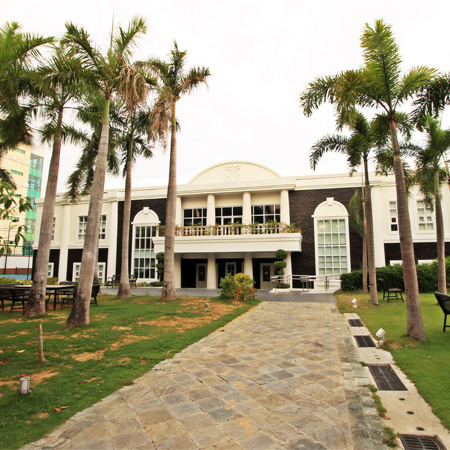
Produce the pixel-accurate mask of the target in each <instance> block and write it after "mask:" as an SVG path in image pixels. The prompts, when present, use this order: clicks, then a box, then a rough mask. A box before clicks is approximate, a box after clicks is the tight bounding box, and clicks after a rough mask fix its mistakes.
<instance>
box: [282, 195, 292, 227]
mask: <svg viewBox="0 0 450 450" xmlns="http://www.w3.org/2000/svg"><path fill="white" fill-rule="evenodd" d="M280 215H281V222H283V223H291V214H290V211H289V191H287V190H283V191H281V193H280Z"/></svg>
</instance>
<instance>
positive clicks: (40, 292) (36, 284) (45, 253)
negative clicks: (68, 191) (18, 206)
mask: <svg viewBox="0 0 450 450" xmlns="http://www.w3.org/2000/svg"><path fill="white" fill-rule="evenodd" d="M62 120H63V109H62V108H61V109H60V111H59V115H58V125H57V127H58V131H57V133H56V137H55V139H54V140H53V149H52V159H51V161H50V167H49V172H48V179H47V187H46V189H45V200H44V208H43V209H42V219H41V229H40V231H39V249H38V251H37V255H36V262H35V266H34V275H33V285H32V286H31V291H30V297H29V299H28V302H27V304H26V306H25V308H24V310H23V313H22V315H23V316H26V317H34V316H41V315H43V314H45V288H46V286H47V272H48V260H49V255H50V246H51V242H52V229H53V217H54V214H55V200H56V191H57V188H58V176H59V164H60V161H61V127H62Z"/></svg>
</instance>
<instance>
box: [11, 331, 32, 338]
mask: <svg viewBox="0 0 450 450" xmlns="http://www.w3.org/2000/svg"><path fill="white" fill-rule="evenodd" d="M27 334H30V330H23V331H16V332H15V333H9V334H8V337H9V338H12V337H16V336H25V335H27Z"/></svg>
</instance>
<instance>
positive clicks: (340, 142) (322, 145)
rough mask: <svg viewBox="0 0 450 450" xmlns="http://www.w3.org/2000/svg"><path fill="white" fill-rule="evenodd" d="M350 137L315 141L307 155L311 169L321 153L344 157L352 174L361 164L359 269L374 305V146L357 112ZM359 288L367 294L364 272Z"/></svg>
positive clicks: (335, 137) (331, 137)
mask: <svg viewBox="0 0 450 450" xmlns="http://www.w3.org/2000/svg"><path fill="white" fill-rule="evenodd" d="M351 128H352V134H351V136H350V137H347V136H345V135H329V136H325V137H323V138H322V139H320V140H319V141H317V142H316V143H315V144H314V145H313V147H312V149H311V153H310V155H309V161H310V165H311V168H312V169H313V170H315V169H316V167H317V163H318V162H319V160H320V159H321V158H322V156H323V155H324V153H327V152H338V153H343V154H346V155H347V161H348V163H349V166H350V168H351V169H352V170H355V168H356V167H357V166H360V165H361V163H362V164H363V170H364V197H363V202H364V218H363V238H364V240H365V243H366V245H365V246H364V247H366V248H367V254H366V253H365V252H363V268H364V267H366V264H367V263H366V261H367V262H368V266H369V285H370V302H371V303H372V304H374V305H378V293H377V273H376V267H375V250H374V233H373V218H372V194H371V186H370V180H369V156H370V151H371V149H372V148H373V147H374V145H375V139H374V137H373V129H372V128H371V125H370V123H369V122H368V121H367V119H366V118H365V117H364V115H363V114H362V113H361V112H357V113H356V119H355V122H354V123H353V125H352V126H351ZM363 286H365V292H367V272H365V271H364V270H363Z"/></svg>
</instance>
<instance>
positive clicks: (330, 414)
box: [24, 302, 388, 450]
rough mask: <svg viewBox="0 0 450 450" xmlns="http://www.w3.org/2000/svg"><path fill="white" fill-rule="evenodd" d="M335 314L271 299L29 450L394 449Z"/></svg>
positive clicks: (325, 306) (331, 308)
mask: <svg viewBox="0 0 450 450" xmlns="http://www.w3.org/2000/svg"><path fill="white" fill-rule="evenodd" d="M335 308H336V307H335V305H334V304H330V303H298V302H297V303H294V302H287V303H275V302H264V303H262V304H260V305H259V306H258V307H257V308H255V309H253V310H252V311H250V312H248V313H246V314H245V315H243V316H241V317H240V318H238V319H236V320H234V321H233V322H232V323H230V324H228V325H227V326H225V327H224V328H223V329H220V330H217V331H216V332H214V333H212V334H211V335H209V336H208V337H206V338H204V339H202V340H201V341H199V342H197V343H196V344H194V345H191V346H190V347H188V348H187V349H185V350H184V351H182V352H180V353H179V354H177V355H175V357H174V358H173V359H170V360H167V361H164V362H162V363H160V364H158V365H157V366H155V367H154V369H153V370H151V371H150V372H148V373H147V374H145V375H144V376H142V377H141V378H139V379H137V380H136V381H135V383H134V384H133V385H132V386H127V387H125V388H122V389H121V390H119V391H118V392H116V393H115V394H112V395H110V396H109V397H107V398H105V399H104V400H102V401H101V402H99V403H97V404H96V405H94V406H92V407H91V408H89V409H87V410H85V411H83V412H80V413H78V414H76V415H75V416H74V417H72V418H71V419H70V420H69V421H68V422H66V423H65V424H64V425H63V426H61V427H59V428H58V429H56V430H55V431H54V432H53V433H51V434H50V435H49V436H47V437H46V438H45V439H42V440H40V441H38V442H35V443H33V444H29V445H27V446H25V447H24V449H26V450H35V449H37V448H38V449H50V448H51V449H72V450H78V449H89V450H93V449H114V450H119V449H127V450H129V449H167V450H169V449H173V450H190V449H207V450H212V449H219V450H220V449H224V450H225V449H227V450H238V449H244V450H266V449H267V450H268V449H291V450H294V449H296V450H297V449H298V450H300V449H304V450H341V449H345V450H366V449H367V450H382V449H387V448H388V447H385V446H384V444H383V443H382V441H383V439H384V438H385V435H384V432H383V425H382V423H381V419H380V418H379V416H378V414H377V412H376V409H375V406H374V404H373V401H372V398H371V394H370V392H369V389H368V388H367V387H366V386H365V385H366V384H367V383H368V380H367V379H366V378H365V375H364V371H363V368H362V366H361V365H360V364H359V362H358V359H357V356H356V351H355V348H354V346H353V343H352V340H351V337H350V334H349V331H348V328H347V325H346V322H345V320H344V319H343V317H342V316H341V315H340V314H338V313H337V312H336V309H335Z"/></svg>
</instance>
